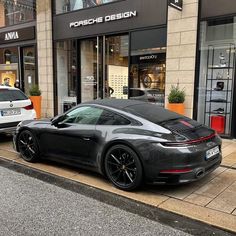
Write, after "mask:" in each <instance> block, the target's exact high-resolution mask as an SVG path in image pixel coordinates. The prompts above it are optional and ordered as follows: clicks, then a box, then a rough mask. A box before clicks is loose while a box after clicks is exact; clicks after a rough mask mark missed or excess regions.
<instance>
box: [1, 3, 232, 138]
mask: <svg viewBox="0 0 236 236" xmlns="http://www.w3.org/2000/svg"><path fill="white" fill-rule="evenodd" d="M26 2H27V4H25V3H26ZM25 5H27V6H25ZM0 12H2V14H1V17H0V27H1V28H0V78H1V80H2V82H4V78H5V77H10V78H12V81H11V83H12V85H13V82H14V81H17V80H19V82H20V86H21V88H22V90H24V91H25V92H26V93H27V92H28V90H29V88H30V86H32V84H39V87H40V89H41V90H42V97H43V103H42V116H43V117H51V116H53V115H56V114H60V113H62V112H64V111H66V110H68V109H69V108H71V107H73V106H74V105H76V104H79V103H81V102H86V101H89V100H93V99H102V98H111V99H115V98H122V99H128V98H133V99H139V100H145V101H149V102H152V103H156V105H158V106H163V107H166V105H167V97H168V94H169V92H170V88H171V86H172V85H177V84H179V86H180V88H181V89H182V88H184V90H185V92H186V100H185V115H186V116H188V117H191V118H194V119H196V120H198V121H200V122H201V123H204V124H206V125H209V126H211V127H212V128H214V129H215V130H216V131H217V132H218V133H220V134H221V135H222V136H224V137H230V138H232V137H235V136H236V127H235V125H234V122H233V121H234V117H235V112H234V110H235V106H236V102H235V97H236V93H235V86H234V81H235V43H236V24H235V20H236V18H235V16H236V1H233V0H214V1H213V0H177V1H176V0H145V1H144V0H57V1H54V0H52V1H51V0H40V1H39V0H37V1H16V0H1V1H0Z"/></svg>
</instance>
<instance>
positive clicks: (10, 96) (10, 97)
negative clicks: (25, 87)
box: [0, 89, 28, 102]
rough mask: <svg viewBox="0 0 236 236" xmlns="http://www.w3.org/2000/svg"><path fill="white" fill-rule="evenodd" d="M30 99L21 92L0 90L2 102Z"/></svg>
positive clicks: (0, 100)
mask: <svg viewBox="0 0 236 236" xmlns="http://www.w3.org/2000/svg"><path fill="white" fill-rule="evenodd" d="M26 99H28V98H27V97H26V96H25V94H24V93H22V92H21V91H20V90H10V89H0V102H7V101H21V100H26Z"/></svg>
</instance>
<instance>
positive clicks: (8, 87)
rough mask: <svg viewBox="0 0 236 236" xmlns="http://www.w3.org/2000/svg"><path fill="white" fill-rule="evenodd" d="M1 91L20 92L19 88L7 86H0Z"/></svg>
mask: <svg viewBox="0 0 236 236" xmlns="http://www.w3.org/2000/svg"><path fill="white" fill-rule="evenodd" d="M0 89H9V90H19V89H18V88H15V87H11V86H5V85H0Z"/></svg>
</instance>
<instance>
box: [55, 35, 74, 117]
mask: <svg viewBox="0 0 236 236" xmlns="http://www.w3.org/2000/svg"><path fill="white" fill-rule="evenodd" d="M56 50H57V97H58V113H59V114H60V113H63V112H65V111H67V110H69V109H70V108H71V107H73V106H75V105H76V104H77V61H76V59H77V57H76V40H71V41H63V42H58V43H57V44H56Z"/></svg>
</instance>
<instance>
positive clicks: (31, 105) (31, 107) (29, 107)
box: [23, 102, 34, 110]
mask: <svg viewBox="0 0 236 236" xmlns="http://www.w3.org/2000/svg"><path fill="white" fill-rule="evenodd" d="M23 108H24V109H25V110H33V109H34V105H33V103H32V102H31V104H30V105H28V106H26V107H23Z"/></svg>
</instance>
